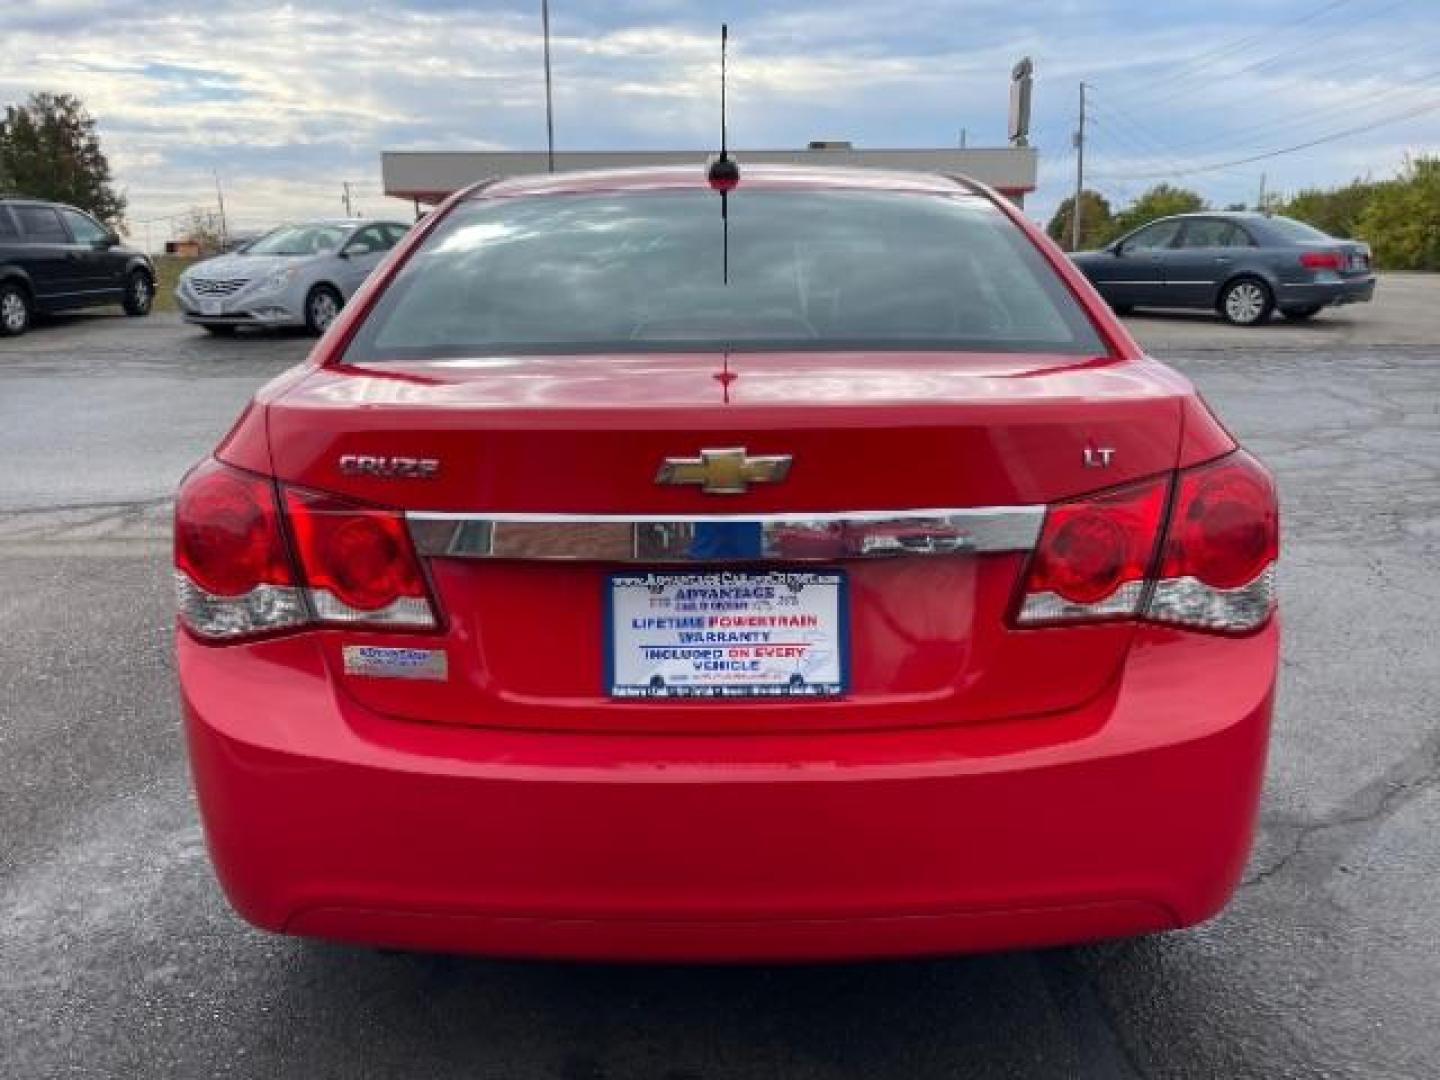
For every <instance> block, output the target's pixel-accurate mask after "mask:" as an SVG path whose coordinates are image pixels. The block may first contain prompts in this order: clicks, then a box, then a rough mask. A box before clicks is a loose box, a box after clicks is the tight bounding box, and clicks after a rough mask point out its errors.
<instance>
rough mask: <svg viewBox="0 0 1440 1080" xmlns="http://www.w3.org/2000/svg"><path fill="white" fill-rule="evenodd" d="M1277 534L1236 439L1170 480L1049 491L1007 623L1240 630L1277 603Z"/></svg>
mask: <svg viewBox="0 0 1440 1080" xmlns="http://www.w3.org/2000/svg"><path fill="white" fill-rule="evenodd" d="M1172 489H1173V490H1172ZM1167 503H1168V506H1169V512H1168V514H1167V513H1166V506H1167ZM1279 544H1280V541H1279V524H1278V513H1277V509H1276V500H1275V486H1274V484H1273V482H1272V481H1271V479H1270V475H1269V473H1267V472H1266V471H1265V469H1264V468H1263V467H1261V465H1260V464H1259V463H1258V462H1257V461H1255V459H1254V458H1252V457H1250V456H1249V455H1248V454H1246V453H1244V452H1243V451H1236V452H1234V453H1231V454H1229V455H1227V456H1225V457H1223V458H1220V459H1218V460H1216V461H1212V462H1208V463H1206V464H1204V465H1199V466H1196V467H1194V468H1190V469H1183V470H1181V471H1180V472H1179V473H1177V474H1174V477H1173V482H1172V478H1171V477H1170V476H1165V477H1160V478H1156V479H1154V480H1147V481H1143V482H1141V483H1138V484H1132V485H1130V486H1128V487H1124V488H1118V489H1114V490H1111V491H1105V492H1100V493H1097V494H1094V495H1088V496H1085V497H1082V498H1079V499H1072V500H1069V501H1067V502H1063V503H1056V504H1054V505H1052V506H1050V507H1049V508H1048V509H1047V510H1046V512H1045V522H1044V525H1043V526H1042V528H1041V530H1040V536H1039V539H1038V540H1037V542H1036V547H1035V551H1034V554H1033V555H1032V556H1031V558H1030V564H1029V567H1028V569H1027V571H1026V576H1025V588H1024V592H1023V594H1022V596H1021V598H1020V603H1019V607H1018V609H1017V610H1016V613H1015V623H1016V625H1018V626H1022V627H1041V626H1054V625H1066V624H1080V623H1091V622H1100V621H1106V620H1114V619H1135V618H1141V619H1149V620H1151V621H1154V622H1163V623H1170V624H1173V625H1180V626H1188V627H1195V628H1197V629H1203V630H1212V631H1219V632H1226V633H1244V632H1247V631H1250V630H1254V629H1255V628H1256V627H1259V626H1260V625H1262V624H1263V623H1264V622H1265V620H1266V619H1268V618H1269V617H1270V615H1271V613H1272V612H1273V611H1274V610H1275V561H1276V558H1277V556H1278V553H1279Z"/></svg>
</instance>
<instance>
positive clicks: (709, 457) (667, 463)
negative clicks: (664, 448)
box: [655, 446, 790, 495]
mask: <svg viewBox="0 0 1440 1080" xmlns="http://www.w3.org/2000/svg"><path fill="white" fill-rule="evenodd" d="M789 471H790V455H789V454H762V455H759V456H757V457H749V456H748V455H747V454H746V453H745V448H744V447H743V446H741V447H738V448H733V449H727V450H701V451H700V456H699V457H693V458H676V457H672V458H666V459H665V460H664V461H663V462H661V463H660V471H659V472H657V473H656V474H655V482H656V483H657V484H699V485H700V490H701V491H704V492H706V493H707V494H710V495H741V494H744V492H745V491H746V490H748V489H749V487H750V485H751V484H774V483H777V482H779V481H781V480H784V479H785V475H786V473H788V472H789Z"/></svg>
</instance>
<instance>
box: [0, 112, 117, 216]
mask: <svg viewBox="0 0 1440 1080" xmlns="http://www.w3.org/2000/svg"><path fill="white" fill-rule="evenodd" d="M0 195H22V196H25V197H27V198H31V199H49V200H51V201H53V202H61V203H69V204H70V205H71V206H76V207H79V208H80V209H81V210H88V211H89V212H90V213H91V214H94V215H95V217H97V218H99V219H100V220H101V221H103V222H104V223H105V224H106V225H109V226H110V227H111V228H114V229H123V228H124V226H125V196H124V195H122V194H121V193H120V192H118V191H116V190H115V185H114V182H113V181H112V179H111V176H110V162H109V160H108V159H107V158H106V157H105V153H104V151H103V150H101V149H100V136H99V134H98V133H97V132H96V130H95V118H94V117H92V116H91V115H90V113H89V112H87V111H86V109H85V106H84V104H82V103H81V101H80V99H79V98H77V97H75V96H74V95H73V94H31V95H30V98H29V100H28V101H26V102H24V103H22V104H20V105H7V106H6V107H5V112H4V114H3V115H0Z"/></svg>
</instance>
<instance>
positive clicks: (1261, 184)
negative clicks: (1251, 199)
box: [1255, 172, 1265, 214]
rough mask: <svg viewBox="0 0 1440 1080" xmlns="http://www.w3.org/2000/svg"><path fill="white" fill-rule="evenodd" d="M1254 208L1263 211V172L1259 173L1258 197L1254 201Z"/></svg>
mask: <svg viewBox="0 0 1440 1080" xmlns="http://www.w3.org/2000/svg"><path fill="white" fill-rule="evenodd" d="M1255 209H1256V210H1259V211H1260V212H1261V213H1262V214H1263V213H1264V212H1265V174H1264V173H1263V172H1262V173H1261V174H1260V198H1259V200H1258V201H1257V202H1256V203H1255Z"/></svg>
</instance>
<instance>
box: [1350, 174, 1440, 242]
mask: <svg viewBox="0 0 1440 1080" xmlns="http://www.w3.org/2000/svg"><path fill="white" fill-rule="evenodd" d="M1355 234H1356V236H1358V237H1359V238H1360V239H1362V240H1365V241H1366V242H1367V243H1369V245H1370V247H1371V250H1372V251H1373V252H1374V255H1375V262H1376V264H1377V265H1379V266H1382V267H1384V268H1385V269H1386V270H1440V157H1418V158H1411V159H1408V160H1407V161H1406V162H1405V167H1404V168H1403V169H1401V170H1400V175H1399V176H1398V177H1396V178H1395V179H1394V180H1393V181H1390V182H1389V183H1385V184H1379V185H1377V186H1376V190H1375V191H1374V193H1373V194H1372V195H1371V197H1370V199H1369V201H1368V202H1366V204H1365V208H1364V209H1363V210H1362V211H1361V212H1360V217H1359V220H1358V221H1357V222H1356V226H1355Z"/></svg>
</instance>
